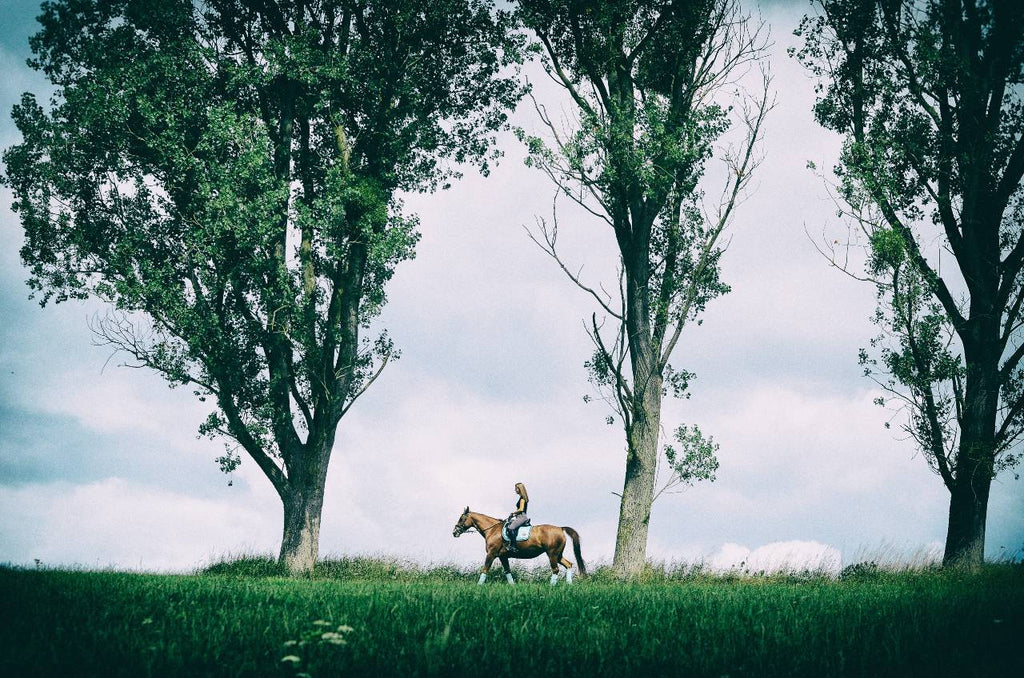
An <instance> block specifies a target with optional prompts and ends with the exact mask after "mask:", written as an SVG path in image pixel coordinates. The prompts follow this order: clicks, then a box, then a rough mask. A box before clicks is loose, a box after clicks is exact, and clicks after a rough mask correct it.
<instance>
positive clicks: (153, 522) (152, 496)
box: [0, 478, 280, 570]
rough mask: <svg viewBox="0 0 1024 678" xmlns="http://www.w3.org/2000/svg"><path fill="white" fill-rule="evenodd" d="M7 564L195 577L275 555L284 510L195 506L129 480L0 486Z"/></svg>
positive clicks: (260, 505)
mask: <svg viewBox="0 0 1024 678" xmlns="http://www.w3.org/2000/svg"><path fill="white" fill-rule="evenodd" d="M0 513H2V515H3V516H4V520H3V522H2V523H0V541H2V542H3V543H4V549H3V553H2V556H0V558H2V559H3V560H5V561H11V562H16V563H31V562H32V561H33V560H34V559H39V560H40V561H42V562H43V563H44V564H45V565H47V566H58V565H81V566H85V567H91V568H96V567H116V568H127V569H144V570H148V569H156V570H190V569H192V568H194V567H196V566H198V565H201V564H202V563H204V562H207V561H208V560H209V559H211V558H215V557H216V556H218V555H226V554H239V553H253V552H273V551H276V549H277V547H278V539H279V534H278V530H277V529H270V528H271V526H275V524H276V522H277V521H279V520H280V517H279V515H277V514H279V510H278V509H277V507H276V506H274V504H273V503H271V502H266V501H264V500H261V499H259V498H256V499H255V500H252V498H250V500H249V501H244V502H237V501H232V500H222V501H211V500H206V499H197V498H195V497H192V496H190V495H188V494H182V493H176V492H168V491H166V490H163V489H160V488H156V487H150V486H145V485H140V484H137V483H133V482H131V481H129V480H125V479H123V478H108V479H106V480H103V481H100V482H96V483H89V484H86V485H70V484H68V483H54V484H46V485H27V486H23V487H18V488H12V487H6V486H0Z"/></svg>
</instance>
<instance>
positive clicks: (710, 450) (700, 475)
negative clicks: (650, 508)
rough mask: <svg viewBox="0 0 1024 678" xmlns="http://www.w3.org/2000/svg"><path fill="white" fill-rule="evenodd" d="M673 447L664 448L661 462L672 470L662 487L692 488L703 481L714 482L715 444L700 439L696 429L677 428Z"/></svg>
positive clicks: (709, 439) (702, 438)
mask: <svg viewBox="0 0 1024 678" xmlns="http://www.w3.org/2000/svg"><path fill="white" fill-rule="evenodd" d="M673 437H674V439H675V441H676V442H675V445H666V446H665V460H666V461H667V462H668V466H669V468H670V469H671V471H672V477H671V478H670V479H669V481H668V483H667V485H666V488H671V487H678V486H684V487H692V486H693V485H694V484H696V483H698V482H700V481H702V480H706V481H708V482H712V483H713V482H715V478H716V476H715V474H716V473H717V471H718V443H716V442H715V440H714V438H712V437H710V436H708V437H706V438H705V437H704V433H703V432H702V431H701V430H700V429H699V428H698V427H697V426H685V425H683V426H679V427H678V428H676V430H675V433H674V434H673Z"/></svg>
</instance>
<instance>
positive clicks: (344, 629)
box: [338, 624, 355, 633]
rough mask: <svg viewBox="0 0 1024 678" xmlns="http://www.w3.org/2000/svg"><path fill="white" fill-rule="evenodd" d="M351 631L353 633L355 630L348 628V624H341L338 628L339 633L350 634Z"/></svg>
mask: <svg viewBox="0 0 1024 678" xmlns="http://www.w3.org/2000/svg"><path fill="white" fill-rule="evenodd" d="M353 631H355V629H354V628H352V627H351V626H349V625H348V624H342V625H341V626H339V627H338V632H339V633H352V632H353Z"/></svg>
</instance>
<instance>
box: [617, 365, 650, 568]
mask: <svg viewBox="0 0 1024 678" xmlns="http://www.w3.org/2000/svg"><path fill="white" fill-rule="evenodd" d="M651 382H652V383H651V384H650V386H649V387H648V388H647V389H646V392H645V393H644V394H642V395H641V397H640V398H638V399H637V400H638V401H639V404H640V405H641V407H638V408H636V412H635V413H634V415H633V424H632V426H631V427H630V430H629V431H628V432H627V443H626V444H627V455H626V479H625V482H624V484H623V487H622V501H621V503H620V504H619V529H618V534H617V535H616V537H615V559H614V561H613V567H614V569H615V571H616V573H618V574H619V575H620V576H632V575H635V574H638V573H639V572H640V571H641V570H642V569H643V567H644V563H645V562H646V557H647V530H648V526H649V525H650V521H651V504H652V503H653V501H654V481H655V474H656V472H657V468H658V434H659V432H660V428H661V380H660V379H656V378H655V379H651ZM654 382H656V383H654Z"/></svg>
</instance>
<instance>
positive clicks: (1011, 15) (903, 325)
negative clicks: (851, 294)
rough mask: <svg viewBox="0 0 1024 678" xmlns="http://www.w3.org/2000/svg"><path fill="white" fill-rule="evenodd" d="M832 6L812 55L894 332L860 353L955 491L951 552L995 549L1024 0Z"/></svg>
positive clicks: (1013, 433)
mask: <svg viewBox="0 0 1024 678" xmlns="http://www.w3.org/2000/svg"><path fill="white" fill-rule="evenodd" d="M818 4H819V6H820V8H821V13H820V14H819V15H817V16H814V17H805V18H804V20H803V22H802V23H801V27H800V29H799V30H798V32H797V33H798V35H803V36H804V39H805V43H804V47H803V49H802V50H801V51H800V52H799V53H798V54H797V56H798V57H799V58H800V59H801V60H802V61H803V63H804V64H805V65H806V66H807V67H808V68H810V69H811V70H812V72H813V73H814V74H816V75H817V76H818V77H819V78H821V79H822V80H823V86H822V87H821V89H820V95H819V99H818V102H817V104H816V105H815V116H816V118H817V119H818V121H819V122H820V123H821V124H822V125H823V126H825V127H827V128H830V129H833V130H836V131H838V132H840V133H842V134H844V135H845V136H846V140H845V144H844V147H843V153H842V157H841V160H840V164H839V166H838V167H837V174H838V176H839V181H840V183H839V187H840V192H839V198H840V201H841V204H842V205H843V206H844V209H845V211H846V212H847V213H849V214H850V215H852V216H853V217H854V218H855V219H856V223H857V224H858V225H859V226H861V227H862V228H863V231H864V233H865V234H866V237H867V240H868V243H869V245H870V256H869V260H868V266H869V273H870V277H871V278H872V279H873V280H874V281H875V282H876V284H877V286H878V293H879V299H880V305H879V310H878V313H877V314H876V321H877V322H878V324H879V325H880V327H881V328H882V335H881V336H880V337H879V338H878V339H876V340H875V341H874V342H873V343H874V346H875V347H876V351H874V352H869V351H864V352H862V355H861V361H862V363H864V364H865V366H866V370H867V372H868V373H869V374H873V375H875V376H876V377H879V381H880V383H882V385H883V386H884V387H885V388H887V389H888V391H889V393H890V394H891V395H893V396H895V397H897V398H899V399H900V400H902V401H903V402H904V403H905V404H906V405H907V406H908V407H909V419H908V422H907V424H906V426H905V428H906V430H907V431H909V432H910V433H911V434H912V435H913V437H914V438H915V439H916V441H917V442H918V444H919V445H920V447H921V449H922V451H923V452H924V455H925V458H926V459H927V460H928V462H929V465H930V466H931V467H932V468H933V469H934V470H935V471H936V472H937V473H938V474H939V476H940V477H941V478H942V482H943V483H944V484H945V486H946V488H947V489H948V490H949V493H950V503H949V524H948V531H947V534H946V548H945V555H944V562H945V563H946V564H957V563H964V564H971V565H973V564H978V563H981V562H982V560H983V558H984V549H985V523H986V516H987V512H988V499H989V490H990V487H991V484H992V479H993V477H994V476H995V475H996V473H998V472H999V471H1000V470H1001V469H1004V468H1008V467H1012V466H1014V465H1016V464H1017V462H1018V460H1019V453H1018V452H1017V451H1016V450H1017V449H1018V448H1017V447H1016V445H1017V444H1018V443H1019V442H1020V439H1021V435H1022V433H1024V420H1022V418H1021V413H1022V410H1024V373H1022V371H1021V369H1020V367H1021V365H1020V363H1021V358H1022V357H1024V342H1022V341H1021V337H1020V329H1021V321H1022V318H1021V309H1022V306H1024V285H1022V282H1024V275H1022V270H1024V190H1022V182H1021V179H1022V176H1024V4H1022V3H1020V2H1018V1H1017V0H821V1H819V3H818ZM936 243H937V244H938V248H937V249H932V248H933V247H935V246H936ZM932 252H938V257H936V256H934V255H933V256H929V254H930V253H932ZM940 258H941V259H944V261H941V262H940ZM950 260H951V261H950ZM940 263H942V264H944V265H943V266H940ZM885 375H887V376H885ZM883 400H884V399H883Z"/></svg>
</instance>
